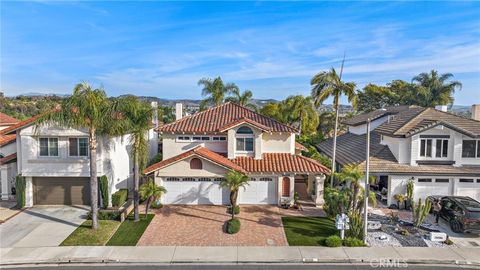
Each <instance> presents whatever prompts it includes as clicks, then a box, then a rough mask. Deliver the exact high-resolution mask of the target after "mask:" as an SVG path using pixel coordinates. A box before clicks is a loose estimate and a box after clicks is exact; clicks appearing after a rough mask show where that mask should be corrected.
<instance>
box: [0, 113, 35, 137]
mask: <svg viewBox="0 0 480 270" xmlns="http://www.w3.org/2000/svg"><path fill="white" fill-rule="evenodd" d="M41 116H43V114H39V115H35V116H33V117H30V118H28V119H26V120H23V121H20V122H18V123H16V124H15V125H13V126H9V127H8V128H6V129H2V130H0V135H4V134H9V133H12V132H14V131H16V130H18V129H20V128H23V127H26V126H29V125H32V124H33V123H35V121H37V119H38V118H40V117H41Z"/></svg>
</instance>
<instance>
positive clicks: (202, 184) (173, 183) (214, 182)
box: [163, 177, 230, 205]
mask: <svg viewBox="0 0 480 270" xmlns="http://www.w3.org/2000/svg"><path fill="white" fill-rule="evenodd" d="M220 180H221V179H219V178H217V179H213V178H190V177H187V178H177V177H167V178H166V179H164V181H163V186H164V187H165V188H166V189H167V193H165V195H164V196H163V202H164V203H165V204H217V205H221V204H230V197H229V195H230V193H229V191H228V190H227V189H225V188H220V184H219V183H220Z"/></svg>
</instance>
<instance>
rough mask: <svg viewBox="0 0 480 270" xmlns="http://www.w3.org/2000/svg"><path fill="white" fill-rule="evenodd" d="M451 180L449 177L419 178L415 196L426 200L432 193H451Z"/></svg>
mask: <svg viewBox="0 0 480 270" xmlns="http://www.w3.org/2000/svg"><path fill="white" fill-rule="evenodd" d="M451 182H452V179H449V178H438V179H435V178H418V180H417V183H416V184H415V188H414V196H413V197H414V199H415V201H416V200H418V199H419V198H421V199H422V200H425V198H426V197H427V196H430V195H445V196H447V195H451V191H450V190H451V188H450V185H451Z"/></svg>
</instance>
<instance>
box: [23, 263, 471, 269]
mask: <svg viewBox="0 0 480 270" xmlns="http://www.w3.org/2000/svg"><path fill="white" fill-rule="evenodd" d="M382 268H384V269H400V268H401V269H412V270H430V269H432V270H433V269H435V270H437V269H439V270H453V269H480V268H474V267H472V266H458V265H457V266H445V265H417V264H413V265H397V266H392V265H390V266H388V265H383V266H380V265H376V264H373V265H369V264H366V265H354V264H288V265H281V264H263V265H262V264H255V265H227V264H220V265H218V264H217V265H190V264H189V265H131V264H129V265H92V264H86V265H76V266H70V265H69V266H65V265H60V266H47V267H35V266H34V267H24V268H15V269H17V270H50V269H54V270H87V269H88V270H131V269H135V270H221V269H232V270H255V269H261V270H277V269H278V270H292V269H295V270H326V269H328V270H344V269H345V270H347V269H349V270H367V269H382Z"/></svg>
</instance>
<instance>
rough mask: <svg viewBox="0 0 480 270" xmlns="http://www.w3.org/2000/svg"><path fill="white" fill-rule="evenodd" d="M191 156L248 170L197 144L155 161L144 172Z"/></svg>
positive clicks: (238, 169) (235, 168) (231, 167)
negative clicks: (178, 153)
mask: <svg viewBox="0 0 480 270" xmlns="http://www.w3.org/2000/svg"><path fill="white" fill-rule="evenodd" d="M191 156H199V157H202V158H204V159H207V160H209V161H211V162H213V163H216V164H218V165H220V166H223V167H226V168H228V169H232V170H235V171H239V172H243V173H246V171H245V170H244V169H243V168H242V167H240V166H238V165H237V164H235V163H233V162H232V161H230V160H229V159H227V158H225V157H224V156H222V155H219V154H217V153H215V152H212V151H210V150H208V148H205V147H202V146H197V147H195V148H193V149H191V150H189V151H187V152H184V153H182V154H180V155H177V156H174V157H171V158H168V159H165V160H162V161H160V162H158V163H155V164H153V165H151V166H149V167H148V168H146V169H145V170H143V173H144V174H149V173H152V172H154V171H157V170H160V169H162V168H164V167H166V166H169V165H171V164H173V163H175V162H178V161H180V160H183V159H186V158H188V157H191Z"/></svg>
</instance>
